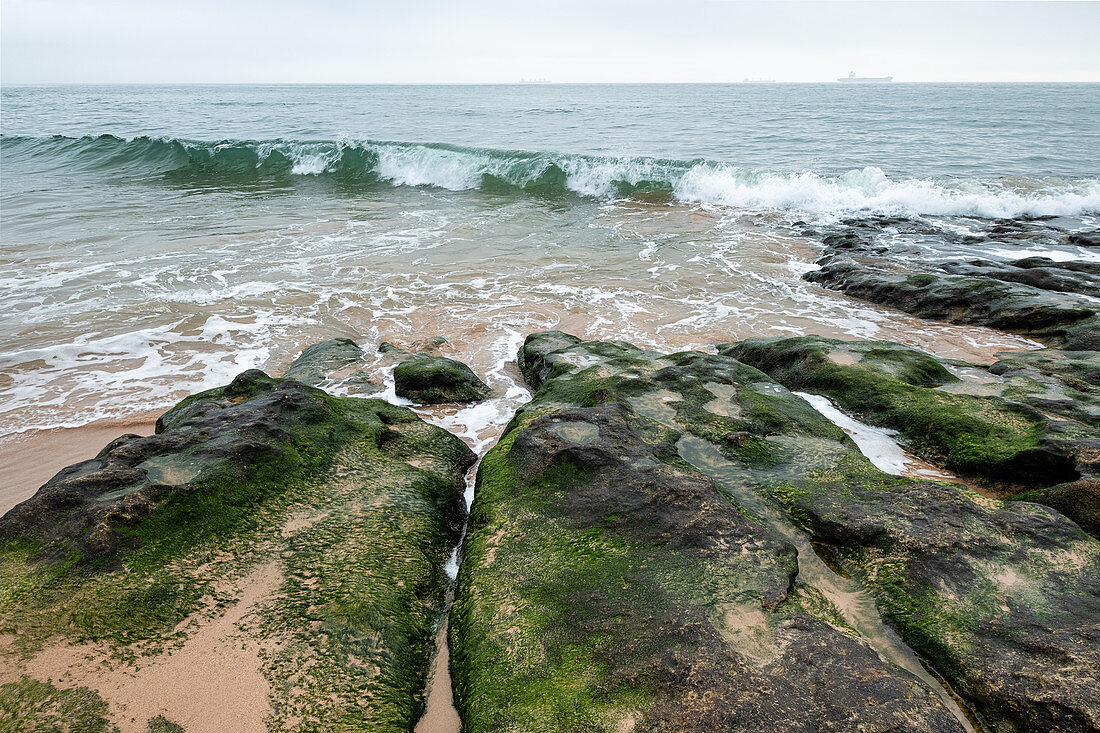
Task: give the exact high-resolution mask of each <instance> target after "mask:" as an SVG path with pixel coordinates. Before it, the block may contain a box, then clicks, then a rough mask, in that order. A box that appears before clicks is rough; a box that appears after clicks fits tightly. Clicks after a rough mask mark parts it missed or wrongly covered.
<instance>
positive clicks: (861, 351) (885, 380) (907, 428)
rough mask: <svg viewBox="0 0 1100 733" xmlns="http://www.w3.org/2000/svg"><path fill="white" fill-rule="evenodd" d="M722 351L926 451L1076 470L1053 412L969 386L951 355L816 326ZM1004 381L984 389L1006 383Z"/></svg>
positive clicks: (1019, 478) (983, 472)
mask: <svg viewBox="0 0 1100 733" xmlns="http://www.w3.org/2000/svg"><path fill="white" fill-rule="evenodd" d="M718 351H719V353H722V354H726V355H728V356H731V357H733V358H735V359H739V360H741V361H743V362H745V363H746V364H751V365H752V366H755V367H757V368H758V369H761V370H763V371H765V372H767V373H768V374H769V375H770V376H771V377H772V378H773V379H775V380H776V381H778V382H779V383H781V384H783V385H784V386H786V387H788V388H790V389H799V390H804V391H808V392H813V393H816V394H822V395H825V396H827V397H829V398H830V399H832V400H833V401H834V402H836V403H837V404H838V405H839V406H840V407H841V408H843V409H845V410H848V411H849V412H852V413H854V414H856V415H857V416H859V417H860V418H861V419H864V420H866V421H867V422H870V423H872V424H874V425H879V426H882V427H887V428H892V429H894V430H897V431H898V432H900V433H901V434H902V436H904V438H905V439H906V440H907V443H908V445H909V446H910V448H911V449H912V450H913V451H914V452H916V453H917V454H918V455H920V456H922V457H924V458H927V459H928V460H931V461H933V462H937V463H940V464H942V465H946V466H947V467H948V468H950V469H951V470H952V471H955V472H956V473H959V474H962V475H964V476H970V477H973V478H978V479H985V480H986V481H989V482H993V483H994V484H1003V485H1006V486H1009V487H1020V486H1024V487H1036V486H1050V485H1052V484H1054V483H1061V482H1063V481H1071V480H1075V479H1077V478H1078V477H1079V472H1078V470H1077V467H1076V465H1075V461H1074V460H1073V459H1072V458H1071V457H1070V456H1069V455H1068V454H1067V451H1066V449H1065V448H1064V447H1062V446H1057V445H1052V444H1050V442H1049V441H1045V440H1044V437H1045V436H1046V433H1047V427H1048V425H1049V422H1050V421H1049V420H1048V418H1046V417H1044V416H1043V415H1042V414H1041V413H1039V412H1038V411H1037V410H1035V409H1033V408H1030V407H1028V406H1025V405H1022V404H1020V403H1018V402H1015V401H1009V400H1006V399H1004V398H1003V397H1001V396H1000V395H998V394H968V393H967V392H966V391H965V390H957V389H955V387H956V386H958V385H962V381H963V380H961V379H960V378H959V377H957V376H956V375H955V374H954V373H952V371H950V370H949V369H948V366H949V365H946V364H945V363H943V362H941V361H940V360H938V359H935V358H934V357H931V356H929V355H928V354H924V353H921V352H919V351H916V350H914V349H910V348H906V347H904V346H901V345H900V344H892V343H885V342H878V341H863V342H843V341H837V340H834V339H826V338H820V337H816V336H803V337H798V338H790V339H748V340H747V341H742V342H739V343H736V344H720V345H719V346H718ZM998 386H999V387H1000V388H999V389H997V388H994V389H990V388H989V387H988V385H984V384H983V385H981V387H983V388H984V390H985V391H990V392H1000V391H1003V386H1002V385H998Z"/></svg>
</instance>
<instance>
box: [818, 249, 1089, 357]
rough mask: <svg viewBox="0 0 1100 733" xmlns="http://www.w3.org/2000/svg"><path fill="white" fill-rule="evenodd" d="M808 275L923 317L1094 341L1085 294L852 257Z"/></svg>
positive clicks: (1079, 343) (841, 259)
mask: <svg viewBox="0 0 1100 733" xmlns="http://www.w3.org/2000/svg"><path fill="white" fill-rule="evenodd" d="M804 277H805V279H807V280H809V281H811V282H816V283H818V284H820V285H824V286H825V287H828V288H833V289H834V290H840V291H843V292H845V293H847V294H849V295H852V296H854V297H857V298H861V299H863V300H868V301H871V302H873V303H880V304H882V305H888V306H891V307H893V308H897V309H898V310H902V311H905V312H906V313H912V314H913V315H917V316H921V317H923V318H935V319H939V320H943V321H947V322H949V323H963V324H971V325H979V326H990V327H993V328H1001V329H1005V330H1009V331H1017V332H1020V333H1025V334H1029V335H1032V336H1035V337H1038V338H1045V339H1048V340H1051V341H1052V342H1057V341H1058V340H1059V339H1061V340H1064V341H1068V340H1070V339H1071V338H1072V339H1073V340H1074V344H1077V345H1079V346H1083V345H1084V344H1086V343H1088V339H1089V336H1088V334H1086V333H1081V332H1079V329H1080V327H1081V326H1083V325H1084V322H1085V321H1086V319H1090V318H1091V317H1092V316H1094V315H1095V314H1096V312H1097V311H1096V307H1095V306H1094V305H1093V304H1092V303H1091V302H1090V301H1088V300H1086V299H1084V298H1082V297H1080V296H1076V295H1070V294H1066V293H1055V292H1051V291H1046V290H1042V289H1040V288H1035V287H1032V286H1030V285H1024V284H1021V283H1009V282H1002V281H1000V280H996V279H993V278H988V277H960V276H950V275H934V274H931V273H919V274H906V273H898V272H892V271H888V270H885V269H881V268H874V267H869V266H865V265H861V264H859V263H857V262H856V261H854V260H852V259H846V258H839V259H834V260H832V261H831V262H829V263H828V264H826V265H825V266H824V267H823V268H822V269H820V270H816V271H814V272H809V273H807V274H806V275H805V276H804ZM1088 330H1089V331H1092V330H1093V329H1092V328H1089V329H1088Z"/></svg>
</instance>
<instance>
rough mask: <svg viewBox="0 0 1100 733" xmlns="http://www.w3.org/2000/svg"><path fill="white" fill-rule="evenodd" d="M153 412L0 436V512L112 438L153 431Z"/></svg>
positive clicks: (23, 498)
mask: <svg viewBox="0 0 1100 733" xmlns="http://www.w3.org/2000/svg"><path fill="white" fill-rule="evenodd" d="M155 423H156V415H154V414H149V415H139V416H136V417H133V418H130V419H128V420H124V421H100V422H94V423H89V424H87V425H81V426H80V427H75V428H52V429H49V430H30V431H27V432H25V433H20V434H18V435H12V436H8V437H6V438H4V439H3V440H0V475H3V476H4V482H3V484H2V485H0V515H3V514H5V513H7V511H8V510H9V509H11V508H12V507H13V506H15V505H16V504H19V503H20V502H23V501H26V500H27V499H29V498H31V497H32V496H33V495H34V493H35V492H36V491H38V489H39V488H40V487H41V486H42V485H43V484H45V483H46V482H47V481H49V480H50V479H51V478H53V477H54V476H55V475H56V474H57V472H58V471H60V470H61V469H63V468H65V467H66V466H71V465H72V464H74V463H79V462H80V461H86V460H88V459H89V458H95V456H96V454H98V453H99V452H100V451H101V450H103V448H104V447H105V446H106V445H107V444H108V443H110V442H111V441H112V440H114V439H115V438H117V437H119V436H121V435H126V434H127V433H134V434H136V435H152V434H153V426H154V424H155Z"/></svg>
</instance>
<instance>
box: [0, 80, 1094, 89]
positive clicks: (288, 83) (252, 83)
mask: <svg viewBox="0 0 1100 733" xmlns="http://www.w3.org/2000/svg"><path fill="white" fill-rule="evenodd" d="M689 84H693V85H708V84H709V85H723V86H728V85H753V86H759V85H767V84H830V85H831V84H841V85H842V86H844V87H848V86H849V85H848V84H843V82H841V81H840V78H839V77H838V78H836V79H817V80H805V79H801V80H785V79H775V80H772V79H767V80H755V79H750V80H748V81H746V80H744V79H737V80H729V81H523V80H519V81H14V82H12V81H3V80H2V79H0V88H2V87H8V86H11V87H36V86H261V85H262V86H517V87H518V86H525V87H527V86H533V87H540V86H543V87H544V86H612V85H621V86H661V85H666V86H667V85H689ZM905 84H1100V77H1098V78H1097V79H1090V80H1077V79H968V80H945V79H919V80H918V79H914V80H909V81H897V80H896V79H895V80H893V81H889V82H866V83H861V84H858V86H860V87H864V86H868V85H879V86H891V85H905Z"/></svg>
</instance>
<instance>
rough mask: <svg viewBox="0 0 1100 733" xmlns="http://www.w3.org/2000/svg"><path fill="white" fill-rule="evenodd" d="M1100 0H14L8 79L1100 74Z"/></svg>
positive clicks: (1088, 77)
mask: <svg viewBox="0 0 1100 733" xmlns="http://www.w3.org/2000/svg"><path fill="white" fill-rule="evenodd" d="M1097 29H1100V2H904V1H883V2H825V1H823V0H822V1H818V2H731V1H722V0H664V1H663V2H654V1H651V0H630V1H628V2H624V1H620V0H611V1H608V2H599V1H598V0H589V1H588V2H580V1H573V0H567V1H564V2H554V1H553V0H545V1H544V2H538V3H534V2H524V1H523V0H518V1H517V0H509V1H507V2H504V1H497V0H488V1H482V0H469V1H468V2H462V3H459V2H439V1H437V0H421V1H419V2H354V1H353V0H313V2H291V1H290V0H189V1H188V2H186V3H181V2H178V1H177V2H165V1H163V0H0V82H2V83H4V84H38V83H250V82H257V83H364V84H366V83H514V82H517V81H520V80H522V79H533V78H537V79H547V80H550V81H553V82H562V83H567V82H730V81H741V80H742V79H743V78H746V77H749V78H754V79H775V80H778V81H831V80H833V79H834V78H836V77H838V76H846V75H847V74H848V72H849V71H855V72H857V74H859V75H861V76H883V75H888V74H889V75H893V76H894V79H895V81H899V82H904V81H914V82H916V81H1100V43H1097V41H1096V38H1097V34H1098V30H1097Z"/></svg>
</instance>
